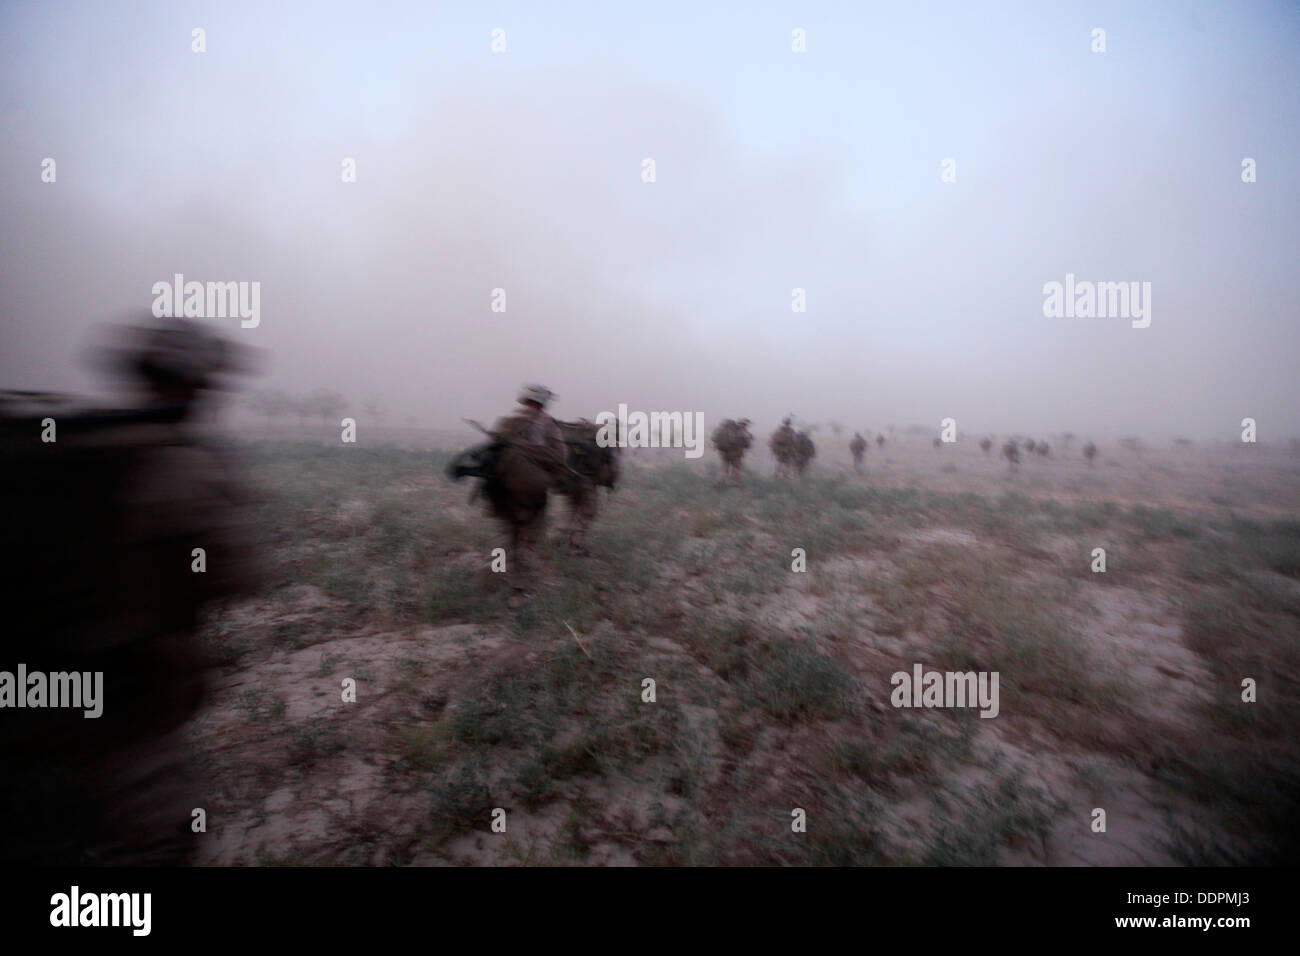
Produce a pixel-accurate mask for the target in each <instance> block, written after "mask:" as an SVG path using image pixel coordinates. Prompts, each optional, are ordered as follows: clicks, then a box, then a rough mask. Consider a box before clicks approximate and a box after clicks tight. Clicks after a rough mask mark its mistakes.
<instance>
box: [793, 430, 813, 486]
mask: <svg viewBox="0 0 1300 956" xmlns="http://www.w3.org/2000/svg"><path fill="white" fill-rule="evenodd" d="M815 457H817V446H816V445H814V444H813V440H812V436H811V435H809V434H808V433H807V432H806V431H801V432H799V434H797V435H795V436H794V470H795V471H796V472H798V473H799V474H800V475H801V476H802V475H803V474H804V472H806V471H807V470H808V466H809V465H810V464H811V463H812V460H813V459H814V458H815Z"/></svg>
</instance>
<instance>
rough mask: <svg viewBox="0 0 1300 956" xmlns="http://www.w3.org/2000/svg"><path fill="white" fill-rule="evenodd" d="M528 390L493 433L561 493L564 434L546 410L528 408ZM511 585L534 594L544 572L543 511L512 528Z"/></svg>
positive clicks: (565, 474) (565, 469) (564, 475)
mask: <svg viewBox="0 0 1300 956" xmlns="http://www.w3.org/2000/svg"><path fill="white" fill-rule="evenodd" d="M530 388H536V389H538V390H539V392H544V393H545V394H546V396H548V397H549V391H548V390H544V389H541V387H540V386H530ZM527 394H529V393H528V390H527V389H525V391H524V393H523V394H522V395H521V396H520V405H519V407H518V408H517V409H515V411H514V412H513V413H512V414H511V415H508V416H506V417H505V418H501V419H499V420H498V421H497V423H496V425H495V427H494V428H493V429H492V433H493V434H494V435H496V436H498V437H499V438H501V439H504V440H506V441H507V442H509V443H510V444H511V445H512V446H513V447H514V448H515V449H517V450H518V451H520V452H521V453H522V454H523V455H524V456H525V457H526V458H527V460H528V461H529V462H531V463H532V464H533V465H535V466H536V467H538V468H540V469H542V470H543V471H545V472H546V473H547V475H548V476H549V478H550V481H551V484H552V487H553V488H554V489H555V490H559V489H561V488H562V487H563V485H564V482H565V480H566V478H567V477H568V474H569V469H568V466H567V464H566V461H565V459H566V447H565V443H564V433H563V432H562V431H561V430H560V426H559V424H557V423H556V421H555V419H554V418H552V417H551V416H550V415H548V414H547V413H546V412H545V410H544V409H541V408H534V407H532V406H531V405H525V404H523V402H524V397H525V396H526V395H527ZM510 534H511V541H510V544H511V551H512V552H513V553H512V554H511V555H510V561H511V563H510V565H508V567H510V569H511V571H510V582H511V586H512V587H513V588H514V589H515V591H517V592H527V591H530V590H532V589H533V588H534V587H535V586H536V584H537V580H538V576H539V574H540V569H541V558H540V550H541V545H542V540H543V539H544V537H545V535H546V513H545V510H543V511H542V512H541V513H540V514H538V515H537V517H536V519H535V520H533V521H528V522H523V523H516V524H513V525H512V526H511V529H510Z"/></svg>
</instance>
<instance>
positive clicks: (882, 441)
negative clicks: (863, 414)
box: [876, 435, 885, 448]
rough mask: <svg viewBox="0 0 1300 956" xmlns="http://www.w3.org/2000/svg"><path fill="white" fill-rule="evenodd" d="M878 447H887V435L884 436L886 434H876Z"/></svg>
mask: <svg viewBox="0 0 1300 956" xmlns="http://www.w3.org/2000/svg"><path fill="white" fill-rule="evenodd" d="M876 447H877V448H884V447H885V436H884V435H877V436H876Z"/></svg>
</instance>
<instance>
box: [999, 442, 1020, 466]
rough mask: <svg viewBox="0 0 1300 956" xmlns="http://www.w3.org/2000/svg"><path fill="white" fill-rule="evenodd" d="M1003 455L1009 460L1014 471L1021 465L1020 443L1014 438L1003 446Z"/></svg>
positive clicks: (1009, 464) (1008, 463) (1008, 462)
mask: <svg viewBox="0 0 1300 956" xmlns="http://www.w3.org/2000/svg"><path fill="white" fill-rule="evenodd" d="M1002 457H1003V458H1005V459H1006V460H1007V465H1008V466H1009V467H1010V469H1011V470H1012V471H1015V470H1016V469H1017V468H1018V467H1019V466H1020V445H1019V443H1018V442H1017V441H1016V440H1015V439H1014V438H1012V439H1010V440H1009V441H1007V442H1006V443H1005V444H1004V445H1003V446H1002Z"/></svg>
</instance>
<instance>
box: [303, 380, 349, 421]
mask: <svg viewBox="0 0 1300 956" xmlns="http://www.w3.org/2000/svg"><path fill="white" fill-rule="evenodd" d="M303 407H304V411H305V412H306V413H307V414H309V415H315V416H317V417H318V418H319V419H320V420H321V421H322V422H330V421H335V420H337V419H341V418H342V416H343V412H344V410H346V409H347V407H348V402H347V399H345V398H344V397H343V396H342V395H340V394H339V393H338V392H336V391H333V390H332V389H326V388H318V389H316V390H315V391H314V392H312V393H311V394H310V395H308V396H307V398H306V399H305V400H304V402H303Z"/></svg>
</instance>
